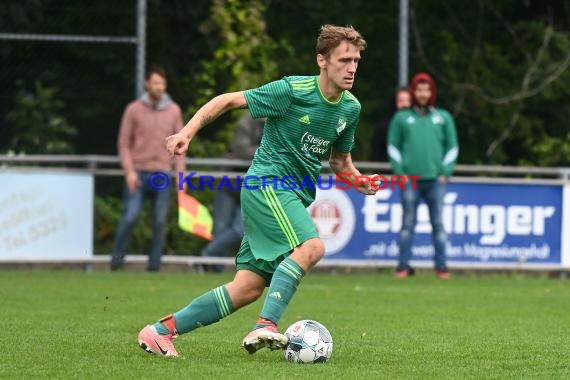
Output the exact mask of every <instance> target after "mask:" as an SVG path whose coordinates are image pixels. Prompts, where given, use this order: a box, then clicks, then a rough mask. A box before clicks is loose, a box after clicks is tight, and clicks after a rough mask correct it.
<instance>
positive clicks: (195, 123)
mask: <svg viewBox="0 0 570 380" xmlns="http://www.w3.org/2000/svg"><path fill="white" fill-rule="evenodd" d="M236 108H247V102H246V100H245V95H244V93H243V91H239V92H228V93H225V94H222V95H218V96H216V97H215V98H213V99H212V100H210V101H209V102H208V103H206V104H204V105H203V106H202V107H201V108H200V109H199V110H198V112H196V113H195V114H194V116H193V117H192V118H191V119H190V121H188V123H187V124H186V125H185V126H184V128H182V130H181V131H180V132H178V133H177V134H175V135H172V136H168V137H167V138H166V149H167V150H168V152H169V153H170V154H176V155H182V154H185V153H186V151H188V144H189V143H190V141H191V140H192V139H193V138H194V136H195V135H196V133H198V131H199V130H200V129H201V128H202V127H204V126H206V125H207V124H210V123H211V122H212V121H214V120H216V119H217V118H218V117H220V116H221V115H223V114H224V113H226V112H228V111H230V110H233V109H236Z"/></svg>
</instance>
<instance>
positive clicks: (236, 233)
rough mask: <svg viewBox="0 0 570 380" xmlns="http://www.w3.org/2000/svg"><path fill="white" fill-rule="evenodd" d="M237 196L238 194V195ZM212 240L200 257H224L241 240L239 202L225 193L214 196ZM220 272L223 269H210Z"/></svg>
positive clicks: (214, 267)
mask: <svg viewBox="0 0 570 380" xmlns="http://www.w3.org/2000/svg"><path fill="white" fill-rule="evenodd" d="M238 196H239V194H238ZM213 214H214V215H213V218H214V239H213V240H212V241H210V242H209V243H208V244H207V245H206V246H205V247H204V249H203V250H202V253H201V254H202V256H208V257H225V256H227V255H228V251H229V250H230V249H231V248H232V247H233V246H234V245H236V244H237V243H239V242H240V241H241V240H242V238H243V234H244V231H243V221H242V218H241V206H240V202H239V200H238V199H237V198H236V197H234V196H232V194H230V193H228V192H226V191H217V192H216V194H215V195H214V212H213ZM209 269H211V270H212V271H214V272H220V271H222V270H223V267H222V266H220V265H214V266H212V267H210V268H209Z"/></svg>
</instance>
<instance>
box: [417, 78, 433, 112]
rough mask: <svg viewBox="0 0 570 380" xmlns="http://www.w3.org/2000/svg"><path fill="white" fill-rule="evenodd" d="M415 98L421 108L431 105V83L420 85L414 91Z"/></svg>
mask: <svg viewBox="0 0 570 380" xmlns="http://www.w3.org/2000/svg"><path fill="white" fill-rule="evenodd" d="M414 96H415V97H416V100H417V102H418V104H419V105H420V107H425V106H427V105H428V104H429V100H430V99H431V87H430V86H429V83H425V82H423V83H419V84H418V85H417V86H416V89H415V90H414Z"/></svg>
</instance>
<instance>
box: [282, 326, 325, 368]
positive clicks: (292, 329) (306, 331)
mask: <svg viewBox="0 0 570 380" xmlns="http://www.w3.org/2000/svg"><path fill="white" fill-rule="evenodd" d="M285 336H286V337H287V339H289V343H287V347H285V350H284V351H283V354H284V355H285V359H287V360H288V361H290V362H293V363H325V362H327V361H329V359H330V358H331V355H332V350H333V340H332V336H331V333H330V332H329V330H327V328H326V327H325V326H323V325H322V324H320V323H319V322H316V321H312V320H302V321H297V322H295V323H293V324H292V325H291V326H289V328H287V330H286V331H285Z"/></svg>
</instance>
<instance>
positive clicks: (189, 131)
mask: <svg viewBox="0 0 570 380" xmlns="http://www.w3.org/2000/svg"><path fill="white" fill-rule="evenodd" d="M365 48H366V42H365V41H364V39H363V38H362V36H361V35H360V33H359V32H357V31H356V30H355V29H354V28H352V27H339V26H333V25H324V26H323V27H322V28H321V30H320V33H319V36H318V39H317V48H316V52H317V56H316V61H317V64H318V66H319V69H320V73H319V75H318V76H294V77H285V78H283V79H281V80H277V81H275V82H271V83H268V84H266V85H264V86H261V87H258V88H255V89H250V90H245V91H240V92H233V93H226V94H223V95H219V96H216V97H215V98H213V99H212V100H210V101H209V102H208V103H206V104H205V105H204V106H203V107H202V108H200V109H199V110H198V111H197V112H196V114H195V115H194V116H193V117H192V118H191V120H190V121H189V122H188V124H186V126H185V127H184V128H183V129H182V130H181V131H180V132H179V133H178V134H176V135H172V136H169V137H168V138H167V139H166V147H167V149H168V151H169V152H170V153H171V154H176V155H180V154H184V153H185V152H186V151H187V149H188V145H189V143H190V141H191V140H192V138H193V137H194V136H195V135H196V133H197V132H198V130H200V128H202V127H204V126H205V125H207V124H209V123H210V122H212V121H213V120H215V119H216V118H218V117H219V116H220V115H222V114H223V113H225V112H227V111H230V110H232V109H237V108H249V110H250V112H251V115H252V116H253V117H254V118H262V117H266V118H267V121H266V124H265V127H264V132H263V137H262V140H261V144H260V147H259V148H258V150H257V151H256V153H255V156H254V158H253V161H252V165H251V167H250V168H249V170H248V172H247V174H248V176H249V177H250V178H249V179H248V181H247V183H244V186H242V191H241V205H242V215H243V219H244V227H245V235H244V238H243V241H242V243H241V246H240V249H239V251H238V253H237V255H236V269H237V272H236V275H235V277H234V279H233V280H232V281H231V282H229V283H227V284H224V285H222V286H219V287H217V288H215V289H213V290H210V291H208V292H206V293H205V294H203V295H201V296H200V297H197V298H196V299H194V300H193V301H192V302H191V303H190V304H189V305H188V306H186V307H184V308H183V309H181V310H179V311H177V312H175V313H174V314H170V315H168V316H166V317H164V318H162V319H161V320H160V321H159V322H156V323H154V324H153V325H147V326H146V327H144V328H143V329H142V330H141V331H140V333H139V336H138V340H139V345H140V346H141V347H142V348H143V349H145V350H147V351H148V352H152V353H155V354H158V355H166V356H178V353H177V351H176V349H175V348H174V345H173V344H172V337H173V336H177V335H180V334H184V333H187V332H190V331H192V330H194V329H196V328H198V327H203V326H207V325H210V324H212V323H215V322H217V321H219V320H220V319H222V318H224V317H227V316H228V315H230V314H231V313H233V312H234V311H236V310H238V309H240V308H241V307H244V306H246V305H248V304H250V303H252V302H254V301H255V300H257V299H258V298H259V297H260V296H261V295H262V294H263V291H264V290H265V288H266V287H269V290H268V292H267V296H266V299H265V302H264V304H263V307H262V310H261V313H260V314H259V318H258V320H257V322H256V323H255V325H254V327H253V329H252V330H251V332H250V333H249V334H248V335H247V336H246V337H245V338H244V339H243V342H242V347H243V348H245V349H246V350H247V351H248V352H249V353H254V352H256V351H257V350H259V349H261V348H264V347H267V348H269V349H271V350H277V349H282V348H284V347H285V346H286V344H287V338H286V337H285V336H284V335H283V334H280V333H279V331H278V329H277V324H278V323H279V320H280V319H281V316H282V314H283V312H284V311H285V308H286V307H287V305H288V304H289V302H290V301H291V299H292V297H293V295H294V293H295V291H296V290H297V286H298V285H299V283H300V282H301V279H302V278H303V276H304V275H305V273H307V272H308V271H309V270H310V269H311V268H312V267H313V266H314V265H315V264H317V262H318V261H319V260H320V259H321V258H322V257H323V255H324V252H325V247H324V244H323V242H322V241H321V240H320V239H319V235H318V233H317V231H316V228H315V225H314V223H313V221H312V219H311V217H310V215H309V213H308V212H307V210H306V207H308V206H309V205H310V204H311V203H312V202H313V201H314V197H315V186H314V184H315V182H316V181H317V177H318V175H319V174H320V171H321V162H322V160H323V159H327V158H328V159H329V162H330V165H331V168H332V169H333V171H334V172H335V173H341V172H342V173H343V174H342V175H343V177H342V178H343V179H344V180H345V181H346V180H350V181H351V183H353V185H354V186H355V188H356V189H357V190H358V191H360V192H361V193H363V194H366V195H373V194H375V193H376V190H377V189H378V186H377V183H376V182H373V181H374V179H373V178H371V177H367V179H369V181H368V182H366V181H360V180H359V178H362V177H363V176H361V174H360V172H359V171H358V170H357V169H356V168H355V167H354V165H353V163H352V159H351V155H350V151H351V150H352V147H353V144H354V133H355V131H356V128H357V125H358V121H359V116H360V103H359V102H358V100H357V99H356V98H355V97H354V95H352V94H351V93H350V92H349V91H348V90H350V89H351V88H352V85H353V83H354V79H355V74H356V69H357V67H358V63H359V61H360V52H361V51H362V50H364V49H365ZM359 176H361V177H359ZM264 177H265V178H269V180H266V179H264ZM275 177H276V178H279V179H281V178H284V177H287V178H290V179H292V182H293V183H289V185H288V186H290V187H289V188H288V189H284V188H281V187H280V186H275V185H276V184H279V182H277V181H274V180H271V179H272V178H275ZM309 179H310V181H309ZM272 181H273V182H272ZM295 181H296V182H295ZM307 182H312V184H313V186H307Z"/></svg>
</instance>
